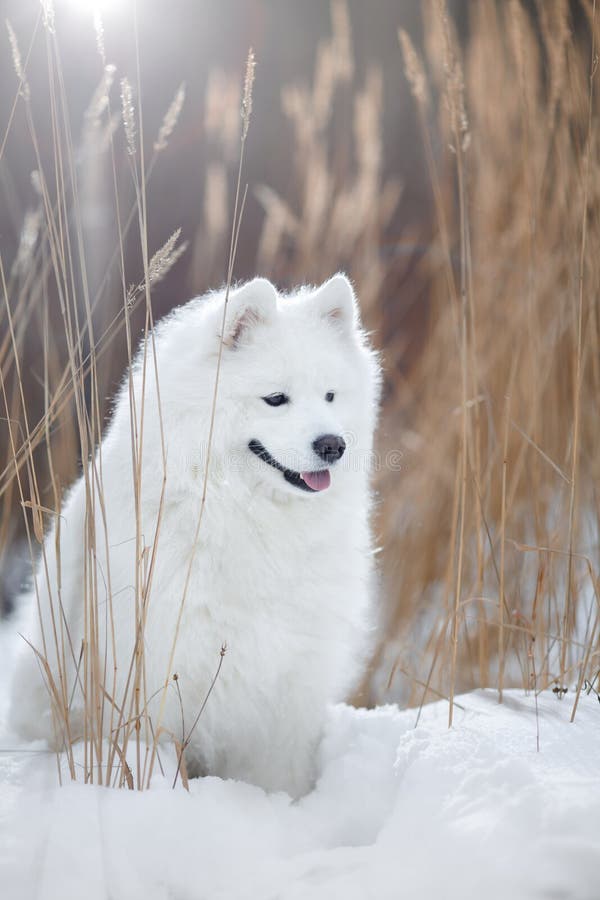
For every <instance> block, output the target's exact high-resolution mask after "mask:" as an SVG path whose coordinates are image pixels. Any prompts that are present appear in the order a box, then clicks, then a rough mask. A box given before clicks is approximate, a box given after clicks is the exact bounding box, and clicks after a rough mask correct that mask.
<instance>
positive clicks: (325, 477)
mask: <svg viewBox="0 0 600 900" xmlns="http://www.w3.org/2000/svg"><path fill="white" fill-rule="evenodd" d="M300 475H301V476H302V480H303V481H305V482H306V484H307V485H308V486H309V488H312V489H313V491H324V490H326V489H327V488H328V487H329V485H330V484H331V475H330V474H329V469H321V471H320V472H300Z"/></svg>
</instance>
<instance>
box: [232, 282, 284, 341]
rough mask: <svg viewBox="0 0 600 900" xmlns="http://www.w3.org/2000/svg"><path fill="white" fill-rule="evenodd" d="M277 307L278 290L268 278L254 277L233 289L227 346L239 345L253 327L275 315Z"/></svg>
mask: <svg viewBox="0 0 600 900" xmlns="http://www.w3.org/2000/svg"><path fill="white" fill-rule="evenodd" d="M276 308H277V291H276V289H275V287H274V286H273V285H272V284H271V282H270V281H269V280H268V279H267V278H253V279H252V281H247V282H246V284H243V285H242V286H241V287H239V288H236V289H234V290H232V291H231V292H230V294H229V300H228V302H227V313H226V317H225V332H224V334H223V343H224V344H225V346H226V347H230V348H235V347H238V346H239V345H240V344H241V343H243V340H244V337H245V336H246V335H247V334H248V333H249V332H250V331H251V330H252V329H253V328H256V326H257V325H260V324H261V323H266V322H269V321H270V320H271V319H272V318H273V317H274V316H275V312H276Z"/></svg>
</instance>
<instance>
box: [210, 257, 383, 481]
mask: <svg viewBox="0 0 600 900" xmlns="http://www.w3.org/2000/svg"><path fill="white" fill-rule="evenodd" d="M223 311H224V309H223V303H221V305H220V308H216V309H215V311H214V315H215V316H216V321H217V322H218V319H219V317H220V319H221V321H220V322H219V323H218V324H219V328H218V331H219V338H220V339H221V340H222V348H221V351H220V352H221V370H220V385H219V393H218V396H219V399H218V401H217V409H218V412H217V429H216V430H217V431H218V438H217V440H218V444H219V450H220V453H219V455H220V458H221V459H223V453H225V454H227V453H230V454H231V456H230V458H231V459H232V460H235V466H236V469H237V471H238V472H239V473H240V474H241V475H242V477H246V476H247V477H248V478H250V479H252V480H253V481H254V482H255V483H256V484H257V485H260V484H265V485H266V486H268V487H270V488H278V489H280V490H283V491H286V492H288V493H292V494H295V495H297V496H305V497H309V496H311V495H313V496H314V495H315V494H321V493H323V492H327V491H328V489H330V488H331V487H332V486H335V485H336V482H339V483H342V482H343V481H345V480H346V479H347V478H349V477H352V476H353V475H356V474H357V473H360V472H361V471H362V472H364V471H366V469H367V468H368V466H369V463H370V454H371V442H372V434H373V428H374V423H375V416H376V408H377V395H378V372H379V369H378V364H377V360H376V357H375V355H374V354H373V352H372V351H371V350H370V349H369V348H368V346H367V344H366V339H365V335H364V332H363V331H362V329H361V325H360V318H359V313H358V308H357V304H356V298H355V296H354V292H353V290H352V286H351V284H350V282H349V281H348V279H347V278H346V277H345V276H344V275H336V276H334V277H333V278H331V279H330V280H329V281H327V282H326V283H325V284H323V285H321V287H319V288H316V289H308V288H302V289H301V290H300V291H298V292H297V293H295V294H291V295H279V294H278V293H277V291H276V289H275V287H274V286H273V285H272V284H271V283H270V282H269V281H267V280H266V279H263V278H257V279H254V280H253V281H250V282H248V283H247V284H245V285H243V286H242V287H240V288H238V289H236V290H232V291H231V293H230V296H229V299H228V303H227V307H226V309H225V316H224V327H223Z"/></svg>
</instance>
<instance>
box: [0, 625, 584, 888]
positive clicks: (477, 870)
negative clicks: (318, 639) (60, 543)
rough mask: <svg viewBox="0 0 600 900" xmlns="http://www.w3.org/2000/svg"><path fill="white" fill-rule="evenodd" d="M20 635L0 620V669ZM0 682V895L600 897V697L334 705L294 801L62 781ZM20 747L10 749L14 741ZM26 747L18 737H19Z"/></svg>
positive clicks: (206, 786)
mask: <svg viewBox="0 0 600 900" xmlns="http://www.w3.org/2000/svg"><path fill="white" fill-rule="evenodd" d="M10 649H11V648H10V641H9V637H8V635H7V633H6V630H2V629H0V660H1V662H0V678H1V679H2V684H3V685H5V684H6V681H7V671H8V667H9V661H10V652H9V651H10ZM5 694H6V691H5V688H4V687H2V689H1V690H0V751H1V752H0V896H2V897H3V898H6V900H21V898H23V900H25V898H27V900H28V898H33V897H35V898H36V900H58V898H60V900H70V898H73V900H81V898H84V897H85V898H86V900H96V898H98V900H106V898H111V900H137V898H140V900H142V898H143V900H167V898H170V900H225V898H232V900H234V898H235V900H245V898H248V900H250V898H252V900H257V898H258V900H262V898H265V900H275V898H282V900H283V898H285V900H292V898H293V900H296V898H319V900H321V898H322V900H332V898H333V900H336V898H341V900H359V898H360V900H363V898H378V900H386V898H394V900H399V898H410V900H412V898H418V900H429V898H442V900H451V898H454V897H457V898H458V897H460V898H485V900H494V898H499V900H500V898H502V900H507V898H518V900H520V898H547V900H559V898H560V900H566V898H577V900H579V898H581V900H598V898H599V897H600V762H599V760H600V755H599V754H600V704H598V701H597V699H596V697H595V696H594V695H591V696H589V697H588V696H583V697H582V699H581V702H580V706H579V710H578V712H577V717H576V720H575V723H574V724H570V723H569V716H570V712H571V703H572V699H571V700H569V695H568V696H567V698H566V699H565V700H563V701H562V702H561V701H558V700H556V698H555V697H554V696H553V695H552V694H547V695H544V696H541V697H540V698H539V732H540V751H539V753H538V752H537V751H536V714H535V701H534V698H533V696H524V695H523V694H522V693H520V692H517V691H511V692H507V693H506V694H505V700H504V704H503V705H502V706H500V705H498V702H497V695H496V693H495V692H492V691H479V692H477V693H473V694H469V695H465V696H463V697H460V698H458V703H460V705H461V707H462V709H456V714H455V723H454V726H453V728H452V729H451V730H448V727H447V714H448V710H447V704H446V703H445V702H440V703H436V704H433V705H431V706H428V707H426V708H425V709H424V711H423V714H422V716H421V720H420V722H419V725H418V727H417V728H415V719H416V711H415V710H405V711H399V710H398V709H397V708H395V707H391V706H385V707H379V708H377V709H375V710H370V711H365V710H355V709H351V708H350V707H345V706H340V707H337V708H335V709H334V710H332V713H331V717H330V720H329V723H328V729H327V734H326V737H325V740H324V742H323V746H322V748H321V759H320V772H321V774H320V778H319V781H318V784H317V786H316V788H315V790H314V791H313V792H312V793H311V794H310V795H308V796H307V797H305V798H304V799H302V800H301V801H299V802H297V803H293V802H292V801H291V800H290V799H289V798H288V797H287V796H286V795H284V794H276V795H267V794H265V793H264V792H263V791H261V790H259V789H258V788H255V787H252V786H250V785H246V784H241V783H237V782H233V781H221V780H220V779H217V778H205V779H203V780H195V781H192V782H190V791H189V793H188V792H186V791H185V790H184V789H183V788H182V787H181V785H178V787H177V788H176V789H175V790H172V789H171V783H172V773H173V771H174V759H173V757H170V758H167V759H165V755H164V754H163V765H164V764H166V765H167V768H170V772H171V778H168V777H165V778H162V777H157V778H156V779H155V780H154V783H153V787H152V788H151V790H150V791H147V792H145V793H137V792H132V791H127V790H116V789H115V790H113V789H106V788H101V787H94V786H84V785H82V784H67V785H66V786H64V787H62V788H61V787H58V785H57V770H56V758H55V756H53V755H52V754H49V753H47V752H44V748H43V745H41V744H39V743H38V744H30V745H26V746H24V745H23V744H22V743H18V742H17V741H16V739H15V738H14V736H11V735H10V734H8V733H7V729H6V726H5V725H4V722H3V719H4V714H5ZM11 748H12V749H11ZM14 748H18V749H14Z"/></svg>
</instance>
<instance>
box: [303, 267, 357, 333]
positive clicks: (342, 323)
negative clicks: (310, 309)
mask: <svg viewBox="0 0 600 900" xmlns="http://www.w3.org/2000/svg"><path fill="white" fill-rule="evenodd" d="M312 300H313V303H315V304H316V307H317V309H318V311H319V313H320V315H321V316H322V317H323V318H324V319H327V320H328V321H329V322H331V324H333V325H337V326H338V328H339V329H340V331H344V332H350V331H353V330H354V329H355V328H356V327H357V325H358V324H359V314H358V306H357V303H356V296H355V294H354V289H353V287H352V285H351V284H350V281H349V280H348V278H347V277H346V276H345V275H344V274H343V273H342V272H338V274H337V275H334V276H333V278H330V279H329V281H326V282H325V283H324V284H322V285H321V287H320V288H318V289H317V290H316V291H315V293H314V294H313V296H312Z"/></svg>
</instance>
